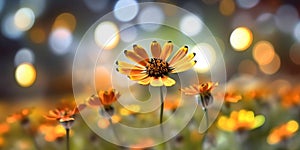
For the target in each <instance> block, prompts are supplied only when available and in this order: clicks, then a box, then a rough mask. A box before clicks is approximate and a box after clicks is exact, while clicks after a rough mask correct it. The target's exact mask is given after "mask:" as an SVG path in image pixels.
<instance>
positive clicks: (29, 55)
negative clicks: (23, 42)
mask: <svg viewBox="0 0 300 150" xmlns="http://www.w3.org/2000/svg"><path fill="white" fill-rule="evenodd" d="M22 63H30V64H33V63H34V54H33V52H32V51H31V50H30V49H28V48H22V49H20V50H18V52H17V53H16V55H15V65H16V66H18V65H20V64H22Z"/></svg>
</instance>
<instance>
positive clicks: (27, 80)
mask: <svg viewBox="0 0 300 150" xmlns="http://www.w3.org/2000/svg"><path fill="white" fill-rule="evenodd" d="M15 78H16V81H17V83H18V84H19V85H20V86H22V87H29V86H31V85H32V84H33V83H34V82H35V79H36V70H35V68H34V66H33V65H32V64H29V63H23V64H21V65H19V66H18V67H17V69H16V72H15Z"/></svg>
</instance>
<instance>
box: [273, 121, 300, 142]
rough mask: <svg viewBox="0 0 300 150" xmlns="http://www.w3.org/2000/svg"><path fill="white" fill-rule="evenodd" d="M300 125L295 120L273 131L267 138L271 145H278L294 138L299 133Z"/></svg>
mask: <svg viewBox="0 0 300 150" xmlns="http://www.w3.org/2000/svg"><path fill="white" fill-rule="evenodd" d="M298 128H299V125H298V123H297V122H296V121H295V120H290V121H289V122H287V123H285V124H282V125H280V126H278V127H275V128H274V129H272V131H271V133H270V134H269V136H268V138H267V142H268V143H269V144H277V143H279V142H281V141H283V140H286V139H288V138H290V137H292V136H293V135H294V134H295V133H296V132H297V131H298Z"/></svg>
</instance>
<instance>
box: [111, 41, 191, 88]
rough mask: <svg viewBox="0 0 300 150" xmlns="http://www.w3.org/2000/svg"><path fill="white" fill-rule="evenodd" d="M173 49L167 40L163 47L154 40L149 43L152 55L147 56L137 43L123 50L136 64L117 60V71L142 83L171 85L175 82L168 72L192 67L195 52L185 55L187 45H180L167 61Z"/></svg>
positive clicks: (177, 71)
mask: <svg viewBox="0 0 300 150" xmlns="http://www.w3.org/2000/svg"><path fill="white" fill-rule="evenodd" d="M172 51H173V43H172V42H171V41H169V42H167V43H166V44H165V45H164V47H163V48H161V46H160V44H159V43H158V42H156V41H153V42H152V43H151V53H152V57H151V58H149V56H148V54H147V52H146V50H145V49H144V48H142V47H140V46H138V45H133V50H125V51H124V53H125V55H126V56H127V57H128V58H129V59H130V60H132V61H133V62H135V63H138V65H132V64H129V63H126V62H123V61H117V62H116V64H117V65H118V68H117V71H118V72H120V73H122V74H125V75H128V77H129V79H131V80H134V81H138V83H139V84H142V85H148V84H150V85H152V86H163V85H164V86H172V85H174V84H175V83H176V81H175V80H173V79H172V78H170V77H169V76H168V75H169V73H179V72H183V71H186V70H188V69H190V68H192V67H193V66H194V65H195V64H196V61H195V60H193V58H194V57H195V53H192V54H189V55H186V54H187V52H188V47H187V46H183V47H181V48H180V49H179V50H178V51H177V52H176V54H175V55H174V56H173V57H172V58H171V59H170V61H167V60H168V58H169V56H170V54H171V53H172Z"/></svg>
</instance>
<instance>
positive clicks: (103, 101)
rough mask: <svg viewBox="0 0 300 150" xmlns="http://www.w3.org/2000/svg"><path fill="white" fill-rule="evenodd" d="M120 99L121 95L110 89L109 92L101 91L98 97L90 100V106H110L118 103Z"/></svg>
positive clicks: (92, 97) (93, 96)
mask: <svg viewBox="0 0 300 150" xmlns="http://www.w3.org/2000/svg"><path fill="white" fill-rule="evenodd" d="M119 97H120V93H119V92H117V91H116V90H114V89H109V90H108V91H99V93H98V96H96V95H92V96H91V97H90V98H89V99H88V102H87V103H88V104H89V105H90V106H102V105H103V106H104V107H106V106H110V105H112V103H114V102H115V101H117V99H118V98H119Z"/></svg>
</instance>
